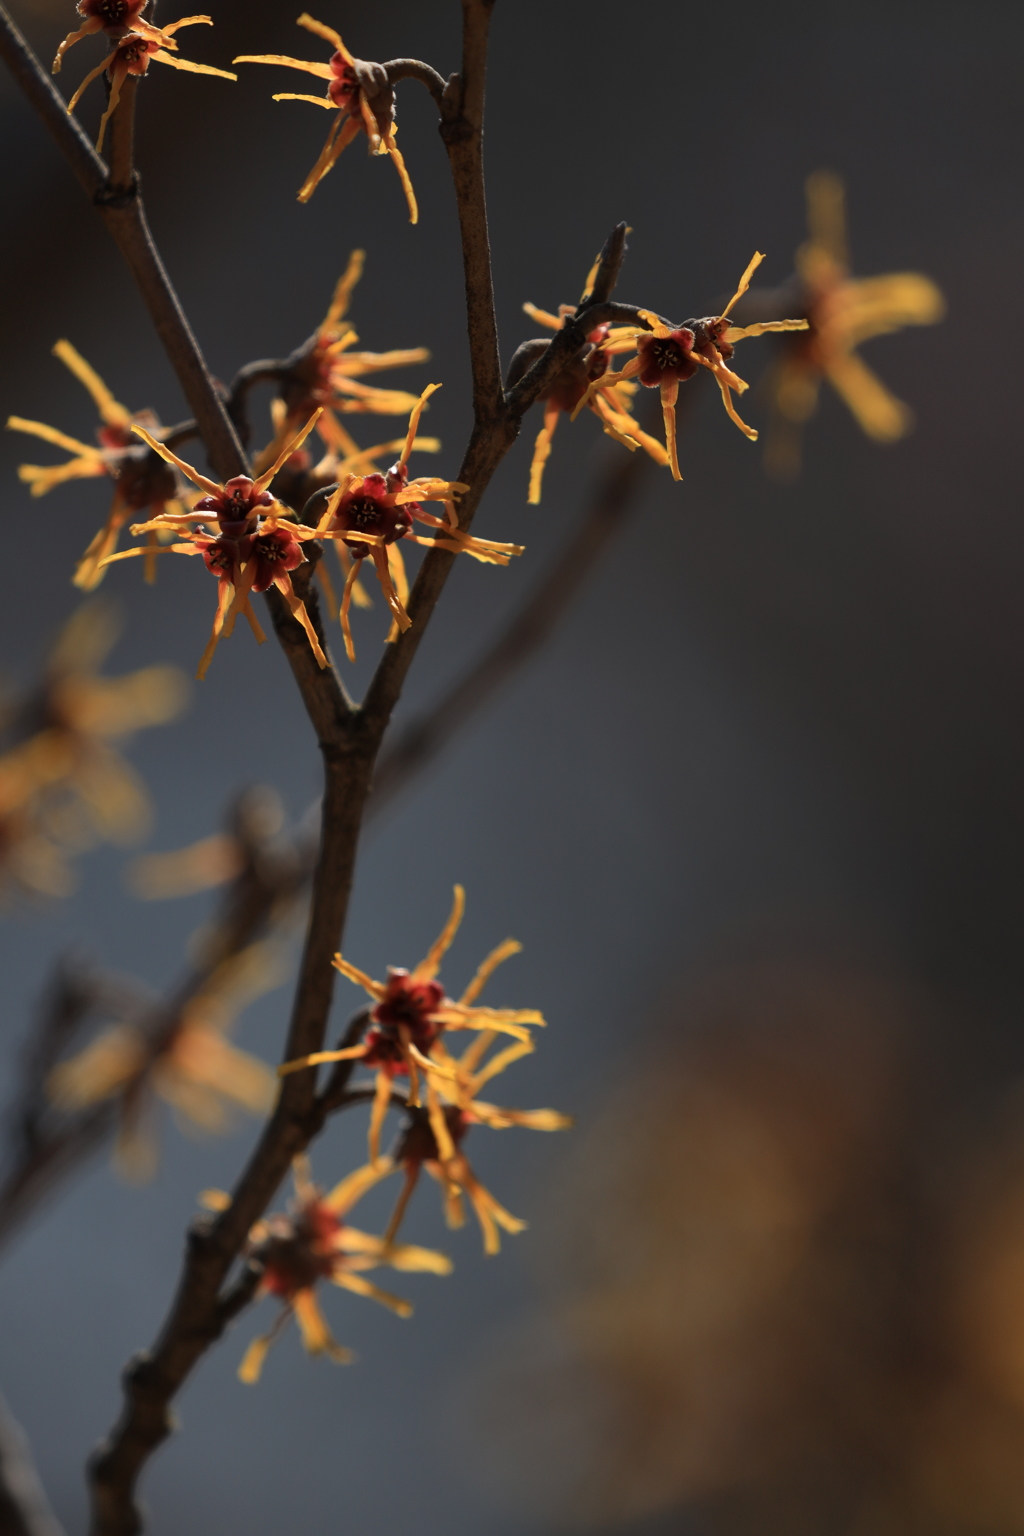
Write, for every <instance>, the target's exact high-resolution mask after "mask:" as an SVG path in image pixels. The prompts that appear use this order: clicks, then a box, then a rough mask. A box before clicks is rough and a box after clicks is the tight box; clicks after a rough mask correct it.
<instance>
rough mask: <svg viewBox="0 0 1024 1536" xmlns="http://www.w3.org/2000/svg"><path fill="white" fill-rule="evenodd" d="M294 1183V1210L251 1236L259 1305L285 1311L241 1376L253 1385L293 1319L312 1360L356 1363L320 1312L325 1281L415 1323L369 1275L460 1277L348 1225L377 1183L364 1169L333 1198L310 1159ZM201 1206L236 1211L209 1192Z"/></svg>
mask: <svg viewBox="0 0 1024 1536" xmlns="http://www.w3.org/2000/svg"><path fill="white" fill-rule="evenodd" d="M292 1178H293V1181H294V1186H295V1197H294V1199H293V1201H292V1202H291V1206H290V1208H289V1210H288V1211H287V1212H286V1213H280V1214H274V1215H271V1216H268V1217H266V1218H265V1219H264V1220H263V1221H260V1222H257V1223H256V1225H255V1226H254V1227H253V1228H252V1229H251V1231H250V1233H249V1245H248V1257H249V1261H250V1263H253V1264H256V1265H258V1266H259V1267H260V1269H261V1270H262V1278H261V1280H260V1284H259V1288H258V1290H257V1292H256V1298H257V1300H259V1299H260V1298H261V1297H264V1296H273V1297H275V1298H276V1300H277V1301H278V1302H279V1303H280V1305H281V1310H280V1312H279V1314H278V1318H277V1321H276V1322H275V1323H274V1325H273V1327H272V1328H271V1329H270V1331H269V1332H268V1333H265V1334H263V1335H262V1336H261V1337H260V1338H256V1339H254V1340H253V1341H252V1343H251V1344H250V1345H249V1347H248V1349H247V1350H246V1352H245V1355H244V1356H243V1358H242V1363H241V1365H240V1366H239V1368H238V1375H239V1379H240V1380H241V1381H244V1382H245V1383H246V1384H247V1385H253V1384H254V1383H255V1382H257V1381H258V1380H259V1378H260V1375H261V1373H262V1370H263V1363H264V1361H265V1360H266V1357H267V1352H268V1351H269V1349H270V1348H271V1346H272V1345H273V1344H274V1343H275V1342H276V1341H277V1339H278V1337H279V1336H280V1334H281V1332H282V1330H283V1329H284V1328H285V1326H286V1325H287V1323H288V1322H289V1320H290V1319H291V1318H294V1319H295V1321H296V1323H297V1324H298V1326H299V1332H300V1334H301V1336H302V1342H303V1345H304V1346H305V1348H306V1351H307V1353H308V1354H311V1355H326V1356H327V1358H328V1359H329V1360H333V1361H335V1362H336V1363H337V1364H339V1365H346V1364H348V1363H349V1362H350V1361H351V1360H352V1358H353V1357H352V1352H351V1350H348V1349H345V1348H343V1347H342V1346H341V1345H340V1344H339V1343H338V1342H337V1341H336V1340H335V1338H334V1336H333V1334H332V1333H331V1331H330V1328H329V1327H328V1325H327V1321H326V1319H325V1318H324V1315H323V1312H322V1311H321V1310H320V1303H319V1300H318V1296H317V1291H318V1288H319V1286H320V1285H321V1283H322V1282H323V1281H325V1280H326V1281H328V1282H329V1283H330V1284H331V1285H336V1286H338V1287H339V1288H340V1289H341V1290H344V1291H350V1292H352V1293H353V1294H354V1295H356V1296H366V1297H369V1298H370V1299H371V1300H372V1301H377V1302H380V1303H381V1305H382V1306H385V1307H388V1308H389V1309H390V1310H391V1311H392V1312H395V1313H397V1315H398V1316H399V1317H411V1316H412V1311H413V1309H412V1303H411V1302H408V1301H406V1300H404V1299H403V1298H402V1297H401V1296H393V1295H392V1294H391V1292H390V1291H384V1290H381V1289H380V1287H379V1286H376V1285H373V1284H372V1283H371V1282H370V1281H369V1280H367V1279H365V1278H364V1274H365V1271H366V1270H368V1269H375V1268H377V1267H378V1266H379V1265H381V1264H387V1265H389V1266H390V1267H391V1268H392V1269H398V1270H403V1271H406V1272H416V1271H419V1272H421V1273H427V1274H433V1275H448V1274H450V1273H451V1270H452V1263H451V1260H450V1259H449V1258H447V1257H446V1256H445V1255H444V1254H443V1253H437V1252H435V1250H434V1249H432V1248H419V1247H416V1246H415V1245H413V1244H409V1243H400V1244H395V1243H391V1242H389V1241H388V1240H387V1239H385V1238H381V1237H374V1236H373V1235H371V1234H370V1233H369V1232H361V1231H359V1230H358V1229H357V1228H356V1227H351V1226H349V1225H348V1223H347V1222H346V1221H345V1220H344V1217H345V1216H346V1215H347V1214H348V1212H349V1211H350V1210H351V1208H352V1206H353V1205H355V1203H356V1201H357V1200H358V1199H359V1198H360V1197H361V1195H362V1194H363V1193H364V1191H365V1190H366V1189H367V1188H368V1187H369V1182H372V1181H369V1182H368V1181H367V1179H366V1177H365V1175H364V1172H363V1170H362V1169H359V1170H357V1171H356V1173H355V1174H353V1175H350V1176H349V1177H348V1178H347V1179H342V1181H341V1183H340V1184H336V1185H335V1187H334V1188H333V1189H332V1190H330V1191H327V1192H325V1191H323V1190H322V1189H320V1188H318V1186H317V1185H316V1184H314V1183H313V1180H312V1176H311V1173H310V1167H309V1162H308V1159H307V1158H306V1157H297V1158H296V1159H295V1161H294V1163H293V1165H292ZM200 1199H201V1203H202V1204H203V1205H204V1206H206V1208H207V1209H208V1210H214V1211H220V1210H224V1209H226V1207H227V1206H228V1205H230V1203H231V1201H230V1196H229V1195H227V1194H225V1193H224V1192H223V1191H222V1190H206V1191H204V1193H203V1195H202V1196H201V1197H200Z"/></svg>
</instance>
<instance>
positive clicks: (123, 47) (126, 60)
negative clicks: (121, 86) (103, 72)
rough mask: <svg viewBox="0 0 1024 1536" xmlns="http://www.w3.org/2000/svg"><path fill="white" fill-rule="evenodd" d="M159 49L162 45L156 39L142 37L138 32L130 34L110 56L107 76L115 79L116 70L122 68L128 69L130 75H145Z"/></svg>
mask: <svg viewBox="0 0 1024 1536" xmlns="http://www.w3.org/2000/svg"><path fill="white" fill-rule="evenodd" d="M159 48H160V44H159V43H158V42H156V40H155V39H152V38H147V37H140V36H139V34H138V33H137V32H129V33H128V36H127V37H125V38H124V39H123V40H122V41H121V42H119V43H118V45H117V47H116V48H115V49H114V51H113V53H112V54H111V55H110V59H109V60H108V62H107V74H108V75H110V77H111V79H113V71H114V69H115V68H117V67H118V66H120V67H121V68H127V70H128V73H129V74H130V75H144V74H145V73H146V71H147V69H148V68H149V61H150V58H151V56H152V55H153V54H154V53H156V52H157V51H158V50H159Z"/></svg>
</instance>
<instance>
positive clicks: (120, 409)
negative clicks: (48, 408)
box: [7, 341, 183, 592]
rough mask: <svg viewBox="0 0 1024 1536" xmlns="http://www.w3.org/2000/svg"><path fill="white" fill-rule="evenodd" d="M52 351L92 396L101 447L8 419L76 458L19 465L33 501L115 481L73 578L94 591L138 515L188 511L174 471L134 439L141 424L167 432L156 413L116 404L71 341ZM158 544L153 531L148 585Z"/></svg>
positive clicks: (41, 425) (37, 424)
mask: <svg viewBox="0 0 1024 1536" xmlns="http://www.w3.org/2000/svg"><path fill="white" fill-rule="evenodd" d="M53 352H54V356H55V357H59V358H60V360H61V362H62V363H63V364H64V365H65V367H67V368H69V369H70V370H71V372H72V373H73V374H74V375H75V378H76V379H78V380H79V382H80V383H82V384H84V385H85V388H86V389H87V390H88V391H89V394H90V395H91V396H92V399H93V401H94V403H95V405H96V409H97V411H98V413H99V418H100V425H99V428H98V429H97V433H96V436H97V439H98V441H99V447H95V446H93V445H92V444H91V443H83V442H79V440H78V438H75V437H69V436H68V434H67V433H66V432H60V431H58V429H57V428H56V427H51V426H48V425H47V424H46V422H43V421H29V420H28V419H27V418H26V417H24V416H9V417H8V419H7V426H8V428H9V429H10V430H11V431H13V432H25V433H27V434H28V435H29V436H31V437H38V438H41V439H42V441H43V442H44V443H52V444H53V445H54V447H56V448H64V449H66V450H67V451H68V452H69V453H71V454H72V455H73V457H72V458H70V459H68V460H67V461H66V462H65V463H63V464H50V465H43V464H19V465H18V478H19V479H20V480H23V481H24V482H25V484H26V485H27V486H28V487H29V490H30V491H31V493H32V495H33V496H45V495H46V493H47V491H51V490H53V488H54V486H57V485H63V484H65V483H66V482H67V481H69V480H88V479H93V478H97V477H102V476H104V475H106V476H109V478H110V479H111V480H113V481H114V499H113V502H112V503H111V507H110V512H109V514H108V516H107V520H106V522H105V523H104V524H103V526H102V528H100V529H99V530H98V532H97V533H96V534H95V535H94V536H93V538H92V539H91V541H90V543H89V545H88V548H87V549H86V551H85V553H84V554H83V556H82V558H81V560H79V562H78V565H77V566H76V568H75V573H74V576H73V577H72V580H73V581H74V584H75V586H76V587H79V588H80V589H81V590H82V591H83V592H91V591H93V590H94V588H96V587H97V586H99V584H100V582H101V581H102V580H103V575H104V572H103V562H104V561H105V559H106V558H107V556H108V555H110V554H113V552H114V550H115V549H116V548H117V540H118V535H119V533H120V531H121V529H122V528H123V527H124V525H125V524H126V523H127V522H128V519H129V518H130V517H131V515H132V513H133V512H134V513H136V514H138V513H140V512H145V511H149V512H150V513H151V514H152V515H153V516H154V517H157V516H162V515H164V514H180V513H181V512H182V511H183V507H182V504H181V501H180V500H179V495H178V483H177V480H176V478H175V475H174V472H173V470H171V469H170V468H168V466H167V465H166V464H165V463H164V461H163V459H162V458H161V457H160V456H159V455H158V454H156V453H154V452H153V451H152V449H150V448H148V447H147V446H146V445H145V444H143V443H140V442H139V441H138V439H137V438H136V437H135V436H133V434H132V426H133V424H134V423H136V422H137V423H138V424H139V425H140V426H144V427H146V429H147V430H148V431H149V432H150V433H151V434H152V435H153V436H154V437H157V438H159V437H160V436H161V434H162V432H163V428H162V427H161V426H160V423H159V421H158V420H157V418H156V416H155V415H154V414H153V412H152V411H135V412H134V413H133V412H131V411H129V410H128V408H127V406H124V405H122V404H121V403H120V401H119V400H115V399H114V396H113V394H112V393H111V391H110V390H109V389H108V388H107V386H106V384H104V382H103V380H102V379H101V378H100V376H99V374H98V373H97V372H96V370H95V369H94V368H91V367H90V365H89V364H88V363H87V362H86V360H85V358H84V357H82V355H81V353H79V352H77V351H76V350H75V348H74V347H73V346H72V345H71V343H70V342H69V341H58V342H57V344H56V346H55V347H54V349H53ZM157 541H158V535H157V533H156V532H155V531H154V532H152V533H151V534H150V551H149V553H148V555H147V558H146V580H147V581H150V582H152V581H154V580H155V578H156V561H155V559H153V558H152V555H153V551H154V550H155V547H156V544H157Z"/></svg>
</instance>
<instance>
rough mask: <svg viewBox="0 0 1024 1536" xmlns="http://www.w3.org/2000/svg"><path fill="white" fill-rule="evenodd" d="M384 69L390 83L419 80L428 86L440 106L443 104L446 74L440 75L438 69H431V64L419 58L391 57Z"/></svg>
mask: <svg viewBox="0 0 1024 1536" xmlns="http://www.w3.org/2000/svg"><path fill="white" fill-rule="evenodd" d="M383 69H384V73H385V74H386V75H387V77H388V84H389V85H397V84H398V82H399V80H419V82H420V83H421V84H422V85H425V86H426V88H427V90H428V91H429V92H430V94H431V96H433V98H434V100H435V101H436V102H437V104H438V106H440V105H441V100H442V97H443V96H444V76H443V75H439V74H438V72H437V70H436V69H431V67H430V65H429V64H424V63H422V62H421V61H420V60H419V59H389V60H388V62H387V63H386V64H385V65H383Z"/></svg>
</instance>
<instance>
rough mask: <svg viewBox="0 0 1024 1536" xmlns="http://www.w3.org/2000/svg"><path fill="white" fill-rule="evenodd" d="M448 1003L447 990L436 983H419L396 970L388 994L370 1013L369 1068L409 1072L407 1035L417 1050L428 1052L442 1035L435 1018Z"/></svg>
mask: <svg viewBox="0 0 1024 1536" xmlns="http://www.w3.org/2000/svg"><path fill="white" fill-rule="evenodd" d="M443 1000H444V988H443V987H442V986H441V985H440V984H439V983H438V982H436V981H416V980H414V979H413V978H412V977H411V976H410V975H409V972H408V971H400V970H393V971H391V972H390V974H389V976H388V984H387V991H386V993H385V995H384V997H383V998H381V1000H380V1002H379V1003H378V1004H377V1006H376V1008H374V1010H373V1012H372V1013H371V1014H370V1017H371V1019H372V1020H373V1028H372V1029H370V1030H368V1031H367V1035H366V1043H367V1045H368V1046H369V1050H368V1051H367V1053H366V1056H365V1057H364V1060H365V1062H366V1065H367V1066H386V1067H390V1068H391V1069H392V1070H394V1071H397V1072H399V1073H401V1072H404V1071H405V1070H406V1063H405V1054H404V1051H403V1049H402V1046H403V1038H402V1037H403V1034H404V1035H405V1038H406V1039H407V1040H409V1042H410V1043H411V1044H412V1045H414V1046H415V1047H416V1049H417V1050H419V1051H422V1052H424V1053H426V1052H427V1051H429V1049H430V1047H431V1046H432V1045H433V1043H434V1041H435V1040H436V1039H437V1037H438V1035H439V1034H440V1033H441V1028H442V1026H441V1024H440V1023H439V1022H438V1021H437V1020H436V1019H435V1018H434V1017H433V1015H434V1013H435V1012H436V1011H437V1009H438V1008H439V1007H440V1006H441V1003H442V1001H443Z"/></svg>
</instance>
